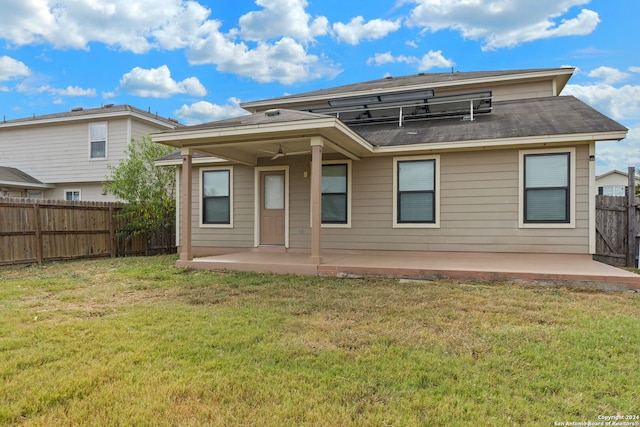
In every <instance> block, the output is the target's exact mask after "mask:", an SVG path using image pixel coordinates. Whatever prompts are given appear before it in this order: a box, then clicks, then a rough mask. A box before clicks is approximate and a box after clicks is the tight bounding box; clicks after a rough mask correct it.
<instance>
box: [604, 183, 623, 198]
mask: <svg viewBox="0 0 640 427" xmlns="http://www.w3.org/2000/svg"><path fill="white" fill-rule="evenodd" d="M598 194H599V195H601V196H618V197H624V196H626V195H627V187H626V186H625V185H603V186H602V187H598Z"/></svg>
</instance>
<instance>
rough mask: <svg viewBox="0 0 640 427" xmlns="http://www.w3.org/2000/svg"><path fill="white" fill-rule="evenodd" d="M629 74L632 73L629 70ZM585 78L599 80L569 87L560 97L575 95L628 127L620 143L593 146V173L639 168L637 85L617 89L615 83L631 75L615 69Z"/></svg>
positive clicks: (604, 69)
mask: <svg viewBox="0 0 640 427" xmlns="http://www.w3.org/2000/svg"><path fill="white" fill-rule="evenodd" d="M629 71H632V72H633V70H631V67H630V68H629ZM583 75H584V73H583ZM586 75H587V76H588V77H591V78H593V79H598V80H602V81H601V82H592V83H588V84H569V85H567V86H565V88H564V90H563V91H562V94H563V95H573V96H575V97H576V98H578V99H580V100H582V101H583V102H585V103H587V104H589V105H590V106H592V107H593V108H595V109H596V110H598V111H600V112H601V113H603V114H605V115H607V116H609V117H611V118H613V119H615V120H617V121H619V122H621V123H622V124H623V125H625V126H627V127H628V128H629V133H628V134H627V137H626V138H625V139H623V140H622V141H612V142H598V143H597V144H596V169H597V170H596V174H598V175H599V174H602V173H605V172H607V171H609V170H612V169H618V170H622V171H626V170H627V167H629V166H636V167H640V121H639V117H640V86H638V85H624V86H620V87H616V86H615V85H614V84H615V83H618V82H620V81H622V80H624V79H626V78H629V77H630V76H629V75H628V74H627V73H624V72H622V71H620V70H618V69H615V68H610V67H604V66H602V67H598V68H596V69H594V70H592V71H590V72H588V73H586Z"/></svg>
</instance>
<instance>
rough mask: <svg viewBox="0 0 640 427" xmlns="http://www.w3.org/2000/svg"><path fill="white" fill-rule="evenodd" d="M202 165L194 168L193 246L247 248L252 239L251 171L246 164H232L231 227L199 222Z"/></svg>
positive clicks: (252, 183)
mask: <svg viewBox="0 0 640 427" xmlns="http://www.w3.org/2000/svg"><path fill="white" fill-rule="evenodd" d="M202 170H203V168H202V167H194V168H193V176H192V179H193V181H192V196H193V201H194V206H193V210H192V212H191V213H192V225H193V229H192V246H194V247H227V248H249V247H253V242H254V220H253V216H254V215H253V203H254V201H253V199H254V188H253V187H254V174H253V168H252V167H248V166H238V165H234V166H233V190H232V191H233V228H227V227H212V226H201V225H200V209H201V203H200V202H201V197H202V196H201V187H200V181H201V178H200V177H201V174H202Z"/></svg>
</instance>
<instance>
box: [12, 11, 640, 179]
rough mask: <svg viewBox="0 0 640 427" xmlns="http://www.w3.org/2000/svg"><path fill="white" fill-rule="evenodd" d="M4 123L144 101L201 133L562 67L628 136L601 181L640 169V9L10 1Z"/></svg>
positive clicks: (576, 90) (599, 165)
mask: <svg viewBox="0 0 640 427" xmlns="http://www.w3.org/2000/svg"><path fill="white" fill-rule="evenodd" d="M0 11H2V12H1V13H0V120H12V119H18V118H23V117H29V116H32V115H41V114H50V113H58V112H63V111H69V110H71V109H72V108H75V107H84V108H91V107H100V106H101V105H104V104H117V105H121V104H130V105H133V106H134V107H137V108H141V109H144V110H148V111H151V112H153V113H158V114H159V115H161V116H164V117H173V118H176V119H178V120H179V121H180V122H181V123H183V124H198V123H203V122H210V121H215V120H221V119H224V118H229V117H234V116H238V115H241V114H246V111H244V110H242V108H241V107H240V105H239V104H240V103H241V102H248V101H255V100H259V99H266V98H273V97H279V96H283V95H288V94H295V93H301V92H306V91H310V90H317V89H322V88H327V87H334V86H340V85H344V84H351V83H357V82H361V81H367V80H374V79H379V78H382V77H385V76H389V75H391V76H403V75H411V74H417V73H439V72H450V71H451V70H455V71H461V72H463V71H484V70H509V69H514V70H515V69H530V68H556V67H564V66H570V67H575V68H576V71H575V73H574V75H573V77H572V78H571V80H570V81H569V84H568V85H567V86H566V88H565V89H564V91H563V93H562V94H563V95H574V96H576V97H578V98H579V99H581V100H582V101H584V102H586V103H588V104H589V105H591V106H592V107H594V108H596V109H597V110H599V111H600V112H602V113H604V114H606V115H608V116H609V117H611V118H613V119H615V120H617V121H618V122H620V123H622V124H623V125H625V126H626V127H627V128H629V134H628V137H627V138H626V139H625V140H623V141H621V142H604V143H598V144H597V146H596V174H598V175H599V174H602V173H605V172H607V171H609V170H612V169H618V170H622V171H625V172H626V171H627V168H628V167H629V166H635V167H636V168H638V169H640V43H638V41H637V40H638V38H639V36H640V28H639V24H638V20H637V17H638V16H639V15H640V2H639V1H637V0H591V1H590V0H387V1H384V0H368V1H355V0H198V1H185V0H108V1H107V0H0Z"/></svg>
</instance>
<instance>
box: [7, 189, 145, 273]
mask: <svg viewBox="0 0 640 427" xmlns="http://www.w3.org/2000/svg"><path fill="white" fill-rule="evenodd" d="M122 208H123V205H122V204H120V203H113V202H77V201H75V202H70V201H64V200H42V199H37V200H34V199H22V198H10V197H5V198H0V265H9V264H32V263H42V262H45V261H53V260H66V259H77V258H95V257H117V256H124V255H134V254H135V255H144V254H146V253H147V252H148V250H149V248H148V247H147V241H146V239H143V238H133V239H130V240H126V239H125V238H124V237H119V236H118V235H117V230H119V229H121V228H122V226H123V225H124V221H123V220H122V219H120V218H118V217H117V214H118V212H119V211H120V210H122Z"/></svg>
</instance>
